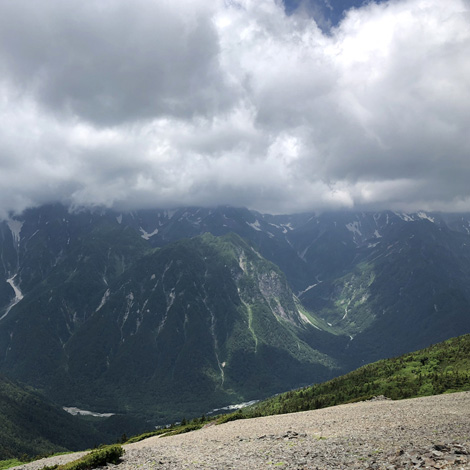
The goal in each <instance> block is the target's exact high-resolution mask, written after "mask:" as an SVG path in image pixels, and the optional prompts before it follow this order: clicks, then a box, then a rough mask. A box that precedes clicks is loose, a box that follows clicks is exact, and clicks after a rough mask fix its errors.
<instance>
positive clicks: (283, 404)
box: [244, 335, 470, 417]
mask: <svg viewBox="0 0 470 470" xmlns="http://www.w3.org/2000/svg"><path fill="white" fill-rule="evenodd" d="M464 390H470V335H464V336H459V337H457V338H452V339H450V340H448V341H445V342H443V343H439V344H436V345H433V346H430V347H428V348H426V349H422V350H420V351H417V352H413V353H410V354H405V355H403V356H400V357H397V358H393V359H386V360H381V361H378V362H375V363H373V364H369V365H367V366H364V367H361V368H360V369H357V370H355V371H353V372H350V373H349V374H346V375H344V376H341V377H338V378H335V379H333V380H330V381H328V382H325V383H321V384H317V385H313V386H311V387H306V388H302V389H299V390H294V391H290V392H287V393H283V394H280V395H277V396H275V397H273V398H270V399H268V400H265V401H263V402H261V403H259V404H257V405H256V406H254V407H253V408H250V409H247V410H246V411H245V412H244V415H245V416H246V417H252V416H265V415H271V414H280V413H292V412H296V411H304V410H312V409H317V408H323V407H326V406H333V405H339V404H342V403H348V402H353V401H359V400H366V399H369V398H371V397H374V396H377V395H385V396H386V397H388V398H392V399H394V400H395V399H402V398H411V397H418V396H426V395H437V394H440V393H447V392H455V391H464Z"/></svg>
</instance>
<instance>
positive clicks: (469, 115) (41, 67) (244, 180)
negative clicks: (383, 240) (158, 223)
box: [0, 0, 470, 216]
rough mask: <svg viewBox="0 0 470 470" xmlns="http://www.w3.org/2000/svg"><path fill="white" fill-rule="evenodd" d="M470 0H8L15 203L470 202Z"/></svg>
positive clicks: (8, 121) (3, 31) (2, 165)
mask: <svg viewBox="0 0 470 470" xmlns="http://www.w3.org/2000/svg"><path fill="white" fill-rule="evenodd" d="M469 51H470V2H469V1H468V0H447V1H446V2H442V1H441V0H389V1H388V2H385V3H380V4H376V3H374V2H371V3H369V4H366V5H364V6H363V7H361V8H358V9H351V10H350V11H348V12H347V14H346V16H345V18H344V19H343V21H342V22H341V23H340V24H339V25H338V26H337V27H335V28H334V29H332V30H331V31H329V33H325V32H322V30H321V29H320V28H319V27H318V26H317V24H316V23H315V21H314V20H313V18H311V17H309V16H308V15H307V14H306V13H305V12H304V11H302V10H299V12H298V13H294V14H291V15H286V13H285V11H284V7H283V5H282V4H281V3H280V2H277V1H275V0H256V1H255V0H239V1H235V0H225V1H224V0H214V1H213V2H207V1H206V0H178V2H170V1H169V0H163V1H161V0H159V1H156V0H153V1H149V0H133V1H130V0H113V1H102V0H88V1H87V2H78V1H76V0H70V1H67V2H63V1H62V0H38V1H36V2H30V1H28V0H15V1H14V2H11V1H9V0H0V201H1V202H0V215H2V216H4V215H5V214H6V213H7V212H8V211H21V210H23V209H24V208H26V207H29V206H33V205H38V204H42V203H45V202H55V201H60V202H64V203H66V204H70V205H72V206H82V205H86V206H89V205H91V206H95V205H105V206H108V207H115V208H138V207H148V206H158V207H168V206H182V205H217V204H232V205H243V206H248V207H250V208H254V209H258V210H261V211H265V212H276V213H279V212H299V211H305V210H321V209H330V208H332V209H334V208H353V207H354V208H362V209H383V208H392V209H401V210H415V209H418V208H421V209H429V210H450V211H460V210H470V185H469V184H468V181H469V180H470V138H469V137H468V130H469V129H470V60H469Z"/></svg>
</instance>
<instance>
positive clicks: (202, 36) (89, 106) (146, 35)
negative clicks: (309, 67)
mask: <svg viewBox="0 0 470 470" xmlns="http://www.w3.org/2000/svg"><path fill="white" fill-rule="evenodd" d="M1 9H2V15H1V16H0V54H1V58H2V60H1V69H2V72H3V75H4V76H5V77H7V79H10V81H11V85H12V86H17V87H18V88H19V89H20V90H22V91H24V92H27V93H31V94H32V95H34V97H35V99H37V100H38V101H39V103H40V104H41V105H43V106H45V107H47V108H49V111H51V112H58V113H64V114H69V115H76V116H77V117H78V118H79V119H85V120H87V121H89V122H92V123H96V124H97V125H101V124H119V123H122V122H128V121H133V120H136V119H142V118H153V117H156V116H160V115H169V116H186V115H187V116H192V115H194V114H207V113H210V114H212V113H214V112H217V111H219V110H220V109H221V108H222V109H223V108H224V107H225V106H226V105H227V104H228V102H229V101H230V91H229V90H227V89H226V84H225V80H224V76H223V73H222V72H221V71H220V69H219V66H218V55H219V48H218V42H217V37H216V31H215V28H214V26H213V24H212V21H211V16H210V14H211V11H210V10H209V9H208V8H205V7H202V6H200V5H197V4H195V3H194V2H186V1H183V2H181V3H180V8H175V7H172V6H171V4H170V3H169V2H149V1H144V0H137V1H133V2H129V1H123V0H116V1H113V2H97V1H90V2H76V1H70V2H69V1H67V2H64V1H61V0H45V1H39V2H30V1H28V0H18V1H15V2H10V1H3V2H1Z"/></svg>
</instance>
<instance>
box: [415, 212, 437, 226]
mask: <svg viewBox="0 0 470 470" xmlns="http://www.w3.org/2000/svg"><path fill="white" fill-rule="evenodd" d="M416 215H417V216H418V217H419V218H420V219H422V220H429V222H432V223H434V222H435V220H434V218H433V217H431V216H429V215H428V214H426V212H418V213H417V214H416Z"/></svg>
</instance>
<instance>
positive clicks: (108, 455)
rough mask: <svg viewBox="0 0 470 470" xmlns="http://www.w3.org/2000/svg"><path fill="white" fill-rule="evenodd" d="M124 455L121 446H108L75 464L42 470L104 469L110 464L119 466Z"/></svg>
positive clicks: (53, 466) (76, 461)
mask: <svg viewBox="0 0 470 470" xmlns="http://www.w3.org/2000/svg"><path fill="white" fill-rule="evenodd" d="M123 454H124V449H123V448H122V446H120V445H111V446H106V447H103V448H101V449H97V450H94V451H92V452H90V453H89V454H87V455H84V456H83V457H81V458H79V459H77V460H74V461H73V462H69V463H66V464H64V465H52V466H50V467H47V466H46V467H43V469H42V470H91V469H94V468H97V467H103V466H105V465H107V464H108V463H112V464H115V465H116V464H117V463H119V459H120V458H121V457H122V455H123Z"/></svg>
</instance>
